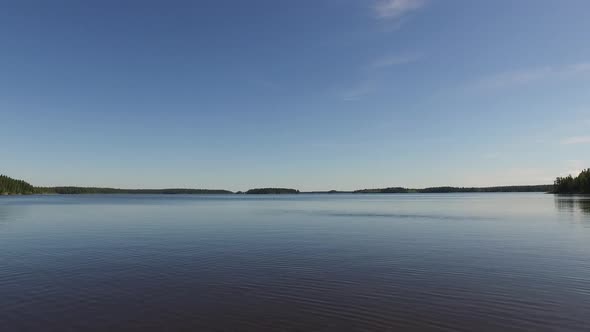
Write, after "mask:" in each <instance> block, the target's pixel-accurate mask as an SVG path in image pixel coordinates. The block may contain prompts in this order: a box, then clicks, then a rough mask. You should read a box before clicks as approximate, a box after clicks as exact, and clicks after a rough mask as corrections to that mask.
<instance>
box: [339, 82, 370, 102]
mask: <svg viewBox="0 0 590 332" xmlns="http://www.w3.org/2000/svg"><path fill="white" fill-rule="evenodd" d="M374 88H375V87H374V82H373V80H364V81H360V82H359V83H358V84H357V85H356V86H354V87H352V88H349V89H346V90H343V91H341V92H340V93H339V95H340V97H341V98H342V100H344V101H357V100H360V99H361V98H362V97H363V96H365V95H368V94H370V93H371V92H372V91H373V90H374Z"/></svg>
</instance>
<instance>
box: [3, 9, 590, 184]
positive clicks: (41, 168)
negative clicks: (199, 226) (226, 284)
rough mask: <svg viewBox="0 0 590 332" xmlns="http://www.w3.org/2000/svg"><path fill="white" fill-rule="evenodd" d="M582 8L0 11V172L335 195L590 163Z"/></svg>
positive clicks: (525, 179)
mask: <svg viewBox="0 0 590 332" xmlns="http://www.w3.org/2000/svg"><path fill="white" fill-rule="evenodd" d="M588 13H590V1H587V0H553V1H548V0H520V1H513V0H495V1H483V0H482V1H473V0H464V1H461V0H448V1H447V0H300V1H295V0H290V1H287V0H250V1H242V0H239V1H238V0H233V1H230V0H206V1H199V0H193V1H171V0H168V1H163V0H162V1H150V0H141V1H139V0H138V1H120V0H117V1H113V0H101V1H77V0H71V1H66V0H55V1H42V0H39V1H29V0H18V1H17V0H14V1H13V0H8V1H7V0H0V173H4V174H6V175H9V176H11V177H15V178H21V179H25V180H27V181H29V182H30V183H32V184H34V185H39V186H51V185H79V186H108V187H119V188H164V187H183V188H210V189H218V188H223V189H229V190H245V189H249V188H253V187H291V188H297V189H300V190H330V189H336V190H351V189H362V188H381V187H389V186H405V187H413V188H420V187H429V186H441V185H453V186H490V185H524V184H542V183H552V181H553V179H554V178H555V177H556V176H562V175H566V174H568V173H572V174H575V173H577V172H579V171H580V170H581V169H583V168H587V167H590V39H589V33H590V19H588Z"/></svg>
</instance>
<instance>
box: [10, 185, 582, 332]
mask: <svg viewBox="0 0 590 332" xmlns="http://www.w3.org/2000/svg"><path fill="white" fill-rule="evenodd" d="M0 330H2V331H60V332H61V331H120V330H125V331H134V330H137V331H165V330H167V331H184V330H186V331H244V330H249V331H387V330H398V331H428V330H432V331H436V330H440V331H589V330H590V198H583V197H554V196H552V195H546V194H540V193H539V194H537V193H534V194H529V193H527V194H408V195H403V194H394V195H340V194H335V195H296V196H242V195H240V196H238V195H234V196H175V195H169V196H160V195H134V196H128V195H85V196H84V195H82V196H77V195H75V196H26V197H0Z"/></svg>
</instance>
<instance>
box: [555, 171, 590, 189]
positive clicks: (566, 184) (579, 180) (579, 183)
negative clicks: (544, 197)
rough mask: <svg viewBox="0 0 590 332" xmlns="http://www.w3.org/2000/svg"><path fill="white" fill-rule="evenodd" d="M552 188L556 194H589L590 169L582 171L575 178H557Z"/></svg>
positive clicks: (569, 176)
mask: <svg viewBox="0 0 590 332" xmlns="http://www.w3.org/2000/svg"><path fill="white" fill-rule="evenodd" d="M553 188H554V189H553V192H554V193H556V194H590V168H588V169H585V170H583V171H582V172H580V174H579V175H578V176H576V177H572V176H571V175H568V176H566V177H558V178H557V179H555V183H554V185H553Z"/></svg>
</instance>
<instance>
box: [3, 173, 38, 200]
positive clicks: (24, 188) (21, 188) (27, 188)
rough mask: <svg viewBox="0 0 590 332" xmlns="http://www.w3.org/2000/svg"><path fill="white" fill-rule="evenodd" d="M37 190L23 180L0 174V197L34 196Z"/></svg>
mask: <svg viewBox="0 0 590 332" xmlns="http://www.w3.org/2000/svg"><path fill="white" fill-rule="evenodd" d="M34 193H35V188H34V187H33V186H32V185H30V184H29V183H27V182H25V181H23V180H17V179H13V178H10V177H8V176H6V175H1V174H0V195H6V194H9V195H15V194H34Z"/></svg>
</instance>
